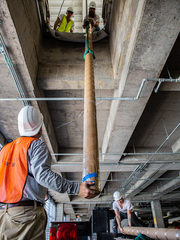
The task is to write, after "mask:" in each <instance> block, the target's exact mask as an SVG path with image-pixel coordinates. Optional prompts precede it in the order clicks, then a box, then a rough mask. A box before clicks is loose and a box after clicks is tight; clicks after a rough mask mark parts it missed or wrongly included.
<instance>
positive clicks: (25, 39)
mask: <svg viewBox="0 0 180 240" xmlns="http://www.w3.org/2000/svg"><path fill="white" fill-rule="evenodd" d="M36 4H37V3H36V1H32V0H16V4H14V0H7V5H8V8H9V10H10V13H11V17H12V20H13V22H14V26H15V28H16V31H17V35H18V37H19V41H20V44H21V47H22V51H23V55H24V58H25V62H26V64H27V67H28V71H29V74H30V77H31V79H32V82H33V83H34V82H35V80H36V74H37V69H38V58H39V50H40V42H41V30H40V23H39V19H38V14H37V5H36Z"/></svg>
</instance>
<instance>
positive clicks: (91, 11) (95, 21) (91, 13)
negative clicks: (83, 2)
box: [83, 1, 100, 31]
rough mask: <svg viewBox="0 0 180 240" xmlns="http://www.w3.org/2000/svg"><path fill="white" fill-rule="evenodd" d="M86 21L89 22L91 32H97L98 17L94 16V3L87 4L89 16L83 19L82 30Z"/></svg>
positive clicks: (98, 28)
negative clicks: (91, 28)
mask: <svg viewBox="0 0 180 240" xmlns="http://www.w3.org/2000/svg"><path fill="white" fill-rule="evenodd" d="M87 21H89V22H91V24H92V27H93V31H99V30H100V27H99V15H97V14H96V3H95V2H94V1H91V2H90V3H89V14H88V15H87V16H86V17H85V18H84V24H83V28H86V26H87Z"/></svg>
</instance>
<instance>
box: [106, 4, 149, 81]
mask: <svg viewBox="0 0 180 240" xmlns="http://www.w3.org/2000/svg"><path fill="white" fill-rule="evenodd" d="M144 2H145V1H144V0H143V1H138V0H133V4H132V0H120V1H119V0H114V7H113V12H112V21H111V26H110V52H111V59H112V65H113V73H114V78H118V77H119V75H120V73H119V72H118V69H119V66H120V65H123V64H124V59H125V57H126V54H127V49H128V47H129V42H130V38H131V37H132V33H133V28H134V27H135V24H136V22H137V21H138V18H137V14H140V13H138V8H139V9H140V10H141V9H142V7H141V6H143V5H144ZM140 5H141V6H140ZM137 24H138V23H137ZM132 47H133V46H132Z"/></svg>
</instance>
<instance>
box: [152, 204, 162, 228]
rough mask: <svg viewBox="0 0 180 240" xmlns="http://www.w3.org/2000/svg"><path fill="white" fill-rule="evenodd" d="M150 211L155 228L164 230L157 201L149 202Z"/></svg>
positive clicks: (159, 205)
mask: <svg viewBox="0 0 180 240" xmlns="http://www.w3.org/2000/svg"><path fill="white" fill-rule="evenodd" d="M151 209H152V215H153V221H154V226H155V228H164V220H163V215H162V210H161V204H160V201H159V200H154V201H152V202H151Z"/></svg>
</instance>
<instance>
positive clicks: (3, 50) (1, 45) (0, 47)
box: [0, 33, 29, 106]
mask: <svg viewBox="0 0 180 240" xmlns="http://www.w3.org/2000/svg"><path fill="white" fill-rule="evenodd" d="M0 53H1V54H2V55H3V57H4V60H5V62H6V64H7V66H8V68H9V70H10V72H11V75H12V77H13V79H14V82H15V85H16V87H17V90H18V93H19V96H20V97H21V98H26V96H25V93H24V90H23V87H22V85H21V82H20V80H19V77H18V75H17V73H16V71H15V69H14V65H13V63H12V61H11V58H10V56H9V53H8V51H7V48H6V45H5V43H4V40H3V37H2V35H1V33H0ZM22 101H23V105H24V106H26V105H29V103H28V101H27V100H26V99H24V100H22Z"/></svg>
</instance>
